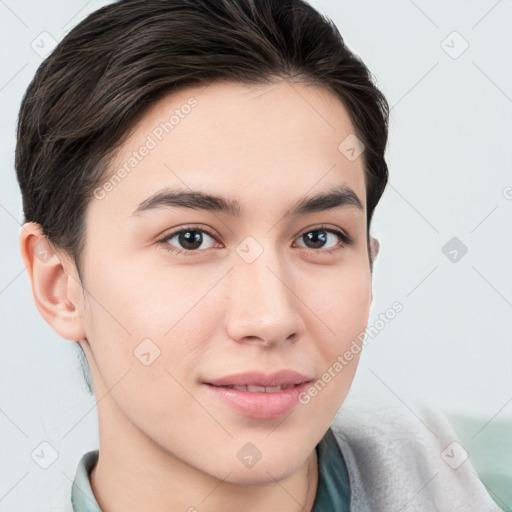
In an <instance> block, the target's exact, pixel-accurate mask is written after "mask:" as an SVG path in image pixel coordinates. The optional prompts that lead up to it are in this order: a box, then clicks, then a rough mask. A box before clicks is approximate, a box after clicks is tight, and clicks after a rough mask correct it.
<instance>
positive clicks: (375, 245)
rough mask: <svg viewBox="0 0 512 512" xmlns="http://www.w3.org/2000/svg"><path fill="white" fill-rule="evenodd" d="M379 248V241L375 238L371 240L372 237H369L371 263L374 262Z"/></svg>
mask: <svg viewBox="0 0 512 512" xmlns="http://www.w3.org/2000/svg"><path fill="white" fill-rule="evenodd" d="M379 248H380V244H379V241H378V240H377V239H376V238H373V236H371V237H370V252H371V255H372V261H375V258H376V257H377V254H379Z"/></svg>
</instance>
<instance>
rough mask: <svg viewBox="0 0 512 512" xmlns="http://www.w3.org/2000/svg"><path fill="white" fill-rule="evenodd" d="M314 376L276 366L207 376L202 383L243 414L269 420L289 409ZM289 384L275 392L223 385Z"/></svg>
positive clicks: (215, 395) (268, 385)
mask: <svg viewBox="0 0 512 512" xmlns="http://www.w3.org/2000/svg"><path fill="white" fill-rule="evenodd" d="M312 380H313V379H312V378H310V377H307V376H305V375H303V374H302V373H299V372H296V371H294V370H287V369H284V370H279V371H277V372H274V373H270V374H265V373H262V372H256V371H254V372H244V373H237V374H234V375H228V376H226V377H221V378H219V379H210V380H209V381H208V382H204V383H203V385H204V386H205V387H206V389H208V390H209V391H208V392H209V393H211V394H213V396H214V397H215V398H216V399H218V400H220V401H221V402H223V403H225V404H227V405H229V406H230V407H231V408H232V409H234V410H235V411H236V412H238V413H239V414H242V415H244V416H247V417H250V418H254V419H261V420H269V419H275V418H279V417H280V416H283V415H284V414H286V413H287V412H289V411H291V410H292V409H293V408H294V407H295V406H296V405H297V402H298V398H299V395H300V394H301V393H302V392H303V391H305V389H306V388H307V387H308V386H309V383H310V382H311V381H312ZM286 385H288V386H291V387H289V388H288V389H283V390H282V391H274V392H258V391H255V392H251V391H243V390H238V389H231V388H228V387H222V386H264V387H275V386H286Z"/></svg>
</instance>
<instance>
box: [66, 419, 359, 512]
mask: <svg viewBox="0 0 512 512" xmlns="http://www.w3.org/2000/svg"><path fill="white" fill-rule="evenodd" d="M315 450H316V452H317V457H318V489H317V493H316V498H315V502H314V504H313V509H312V511H311V512H348V511H349V510H350V486H349V478H348V473H347V467H346V465H345V460H344V459H343V455H342V453H341V450H340V447H339V445H338V443H337V441H336V438H335V437H334V434H333V432H332V430H331V429H330V428H329V429H328V430H327V432H326V433H325V435H324V437H322V439H321V440H320V442H319V443H318V444H317V446H316V448H315ZM98 454H99V451H98V450H92V451H90V452H87V453H85V454H84V455H83V456H82V458H81V460H80V462H79V464H78V467H77V470H76V475H75V479H74V481H73V486H72V488H71V503H72V505H73V511H74V512H102V511H101V509H100V507H99V505H98V502H97V501H96V498H95V497H94V494H93V493H92V489H91V483H90V480H89V475H90V473H91V470H92V468H93V467H94V466H95V465H96V462H97V461H98Z"/></svg>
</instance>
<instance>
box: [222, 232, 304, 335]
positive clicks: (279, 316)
mask: <svg viewBox="0 0 512 512" xmlns="http://www.w3.org/2000/svg"><path fill="white" fill-rule="evenodd" d="M247 244H248V245H244V243H242V244H240V246H239V247H238V248H237V253H238V254H237V255H236V257H235V258H234V268H233V271H232V272H230V274H231V277H230V282H229V283H230V284H229V286H230V290H229V295H230V302H229V303H230V307H229V312H228V318H227V328H228V331H229V334H230V336H231V337H232V338H233V339H236V340H239V341H243V340H244V339H251V340H254V339H258V340H260V341H263V342H264V343H265V344H268V345H269V344H275V343H278V342H282V341H286V340H287V339H289V338H293V339H294V338H295V336H296V335H297V334H298V332H299V329H300V315H299V312H298V311H297V309H296V299H295V298H294V293H293V290H292V289H291V286H290V284H288V282H289V281H290V279H289V275H288V274H289V272H287V268H286V264H285V262H283V260H282V258H280V257H279V254H278V253H277V252H276V251H275V250H274V249H272V248H271V247H270V244H267V247H265V248H263V247H261V250H260V251H259V255H256V252H255V251H257V247H256V246H255V244H254V243H253V245H252V246H251V241H248V242H247ZM247 249H248V250H247ZM251 251H252V254H251ZM249 254H250V255H251V256H248V255H249ZM255 255H256V257H255ZM253 258H254V259H253Z"/></svg>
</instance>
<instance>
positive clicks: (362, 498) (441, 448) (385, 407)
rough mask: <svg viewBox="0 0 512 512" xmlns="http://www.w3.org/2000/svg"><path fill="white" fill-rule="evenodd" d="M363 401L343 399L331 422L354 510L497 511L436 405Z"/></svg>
mask: <svg viewBox="0 0 512 512" xmlns="http://www.w3.org/2000/svg"><path fill="white" fill-rule="evenodd" d="M363 400H364V398H363V397H361V400H360V401H359V402H358V401H357V400H354V399H351V400H350V401H347V403H345V404H343V406H342V407H341V408H340V410H339V411H338V413H337V415H336V416H335V418H334V420H333V422H332V424H331V429H332V431H333V433H334V435H335V437H336V440H337V441H338V443H339V445H340V448H341V451H342V453H343V457H344V458H345V462H346V464H347V470H348V473H349V479H350V486H351V500H352V507H353V510H354V511H363V510H364V511H373V510H379V511H385V510H402V511H403V512H412V511H421V512H429V511H432V512H436V511H449V510H464V511H466V512H473V511H474V512H499V511H501V509H500V508H499V507H498V506H497V505H496V503H495V502H494V500H493V499H492V498H491V497H490V495H489V493H488V492H487V490H486V489H485V487H484V485H483V484H482V482H481V481H480V479H479V477H478V475H477V473H476V471H475V470H474V468H473V466H472V465H471V462H470V460H469V458H468V455H469V454H468V453H467V451H466V450H465V448H464V447H463V446H462V444H461V443H460V440H459V439H458V437H457V434H456V433H455V431H454V429H453V428H452V426H451V425H450V423H449V421H448V420H447V418H446V417H445V416H444V415H443V413H442V412H441V411H440V410H439V409H438V408H437V407H436V406H434V405H433V404H426V403H421V404H418V403H415V404H413V406H412V407H411V405H410V404H407V405H405V404H404V403H401V402H400V401H399V400H398V399H396V400H395V401H394V402H393V401H391V400H390V401H385V402H382V401H375V400H373V401H372V400H364V401H363ZM351 509H352V508H351Z"/></svg>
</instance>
